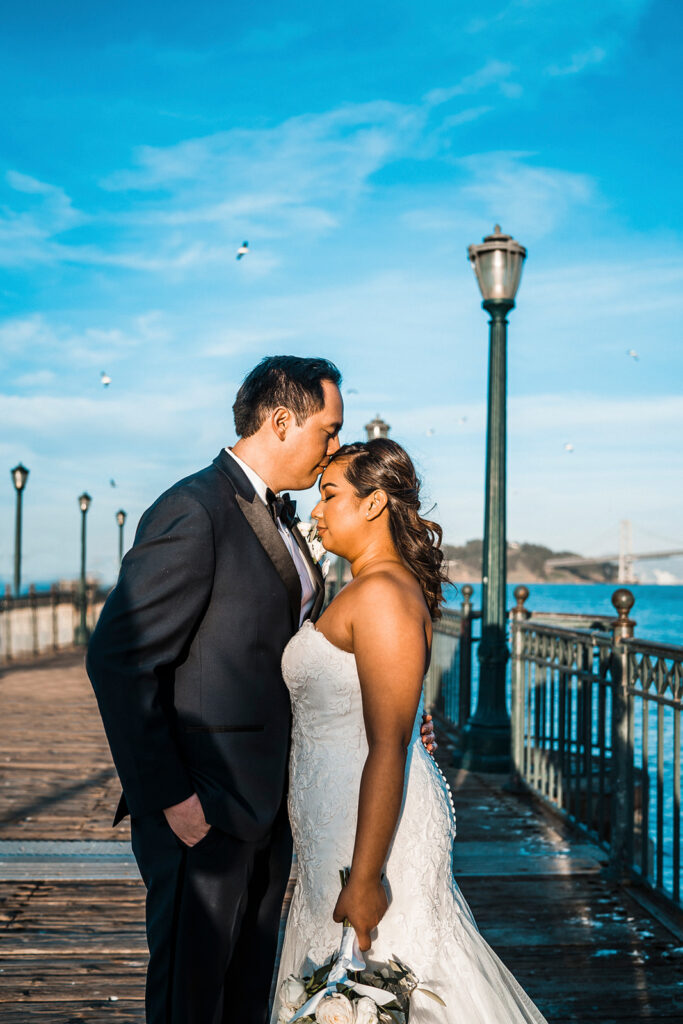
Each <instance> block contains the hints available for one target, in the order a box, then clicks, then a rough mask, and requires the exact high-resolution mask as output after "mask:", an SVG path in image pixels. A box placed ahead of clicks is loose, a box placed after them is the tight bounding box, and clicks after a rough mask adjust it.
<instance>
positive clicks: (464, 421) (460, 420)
mask: <svg viewBox="0 0 683 1024" xmlns="http://www.w3.org/2000/svg"><path fill="white" fill-rule="evenodd" d="M458 423H461V424H462V423H467V416H461V417H460V419H459V420H458Z"/></svg>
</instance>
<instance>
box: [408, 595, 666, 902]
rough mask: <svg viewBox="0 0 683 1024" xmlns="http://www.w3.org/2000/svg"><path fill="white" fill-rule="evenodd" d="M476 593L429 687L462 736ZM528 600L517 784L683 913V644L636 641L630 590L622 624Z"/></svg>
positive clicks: (446, 636)
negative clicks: (531, 605)
mask: <svg viewBox="0 0 683 1024" xmlns="http://www.w3.org/2000/svg"><path fill="white" fill-rule="evenodd" d="M469 590H470V595H468V596H467V597H466V599H465V602H463V606H462V608H461V609H459V610H457V611H449V612H447V613H446V614H445V615H444V618H443V619H442V620H441V621H440V622H439V623H437V624H436V628H435V639H434V645H433V654H432V664H431V666H430V670H429V673H428V675H427V678H426V687H425V699H426V702H427V703H429V704H431V705H432V706H433V709H434V711H435V713H436V714H437V715H439V714H440V715H442V716H443V718H444V719H446V720H447V724H448V725H449V727H451V728H452V729H453V730H454V731H455V733H456V735H457V733H458V732H459V731H460V729H461V728H462V727H463V726H464V725H465V723H466V721H467V718H468V717H469V715H470V713H471V703H470V698H471V692H470V691H469V690H468V689H467V682H466V681H468V680H470V681H471V658H472V649H473V640H472V629H471V623H472V620H473V619H474V617H475V616H476V615H477V613H476V612H473V611H472V608H471V603H470V601H469V596H471V588H469ZM464 592H465V588H463V594H464ZM528 595H529V591H528V590H527V588H526V587H522V586H520V587H517V589H516V590H515V598H516V600H517V606H516V607H515V608H514V609H513V610H512V611H511V613H510V646H511V653H512V657H511V662H510V665H511V673H510V675H511V680H510V682H511V689H510V705H511V783H512V785H513V787H515V788H518V789H521V790H527V791H532V792H533V793H535V794H536V795H537V796H538V797H540V798H541V799H542V800H543V801H545V802H546V803H548V804H550V805H551V806H552V808H553V809H554V810H555V811H557V812H559V813H560V814H561V815H562V816H563V817H564V818H565V820H567V821H568V822H569V823H570V824H572V825H573V826H574V827H576V828H577V829H578V830H579V831H581V832H583V833H584V834H586V835H588V836H589V837H590V838H591V839H593V840H594V841H596V842H597V843H599V844H600V845H601V846H602V847H603V848H604V849H605V850H606V851H607V852H608V855H609V868H608V869H609V872H610V874H611V875H612V877H614V878H624V877H626V876H628V877H631V878H635V879H637V880H638V881H640V882H642V883H643V884H644V885H645V886H647V887H649V888H650V889H652V890H654V891H656V892H657V893H658V894H660V895H661V896H662V897H663V898H664V899H665V900H667V901H668V902H669V903H672V904H673V905H675V906H676V907H677V908H679V909H682V908H683V903H682V901H681V879H680V860H681V757H682V749H681V741H682V736H681V719H682V717H683V647H679V646H675V645H671V644H659V643H652V642H650V641H646V640H639V639H637V638H635V637H634V635H633V632H634V626H635V622H634V621H633V620H632V619H630V618H629V613H630V611H631V608H632V607H633V605H634V601H635V599H634V597H633V595H632V594H631V592H630V591H628V590H623V589H621V590H617V591H615V593H614V594H613V596H612V603H613V605H614V607H615V609H616V611H617V613H618V615H617V617H616V618H615V617H614V616H611V617H610V616H590V615H574V614H564V613H562V614H560V613H542V612H535V613H533V614H532V613H531V612H529V611H528V610H527V609H526V608H525V601H526V599H527V597H528ZM463 637H464V638H465V640H463ZM465 661H468V662H469V665H464V662H465Z"/></svg>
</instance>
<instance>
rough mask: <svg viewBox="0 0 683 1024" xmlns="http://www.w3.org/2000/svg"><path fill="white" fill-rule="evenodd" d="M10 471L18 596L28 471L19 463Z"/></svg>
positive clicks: (15, 578) (15, 590)
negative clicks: (13, 492)
mask: <svg viewBox="0 0 683 1024" xmlns="http://www.w3.org/2000/svg"><path fill="white" fill-rule="evenodd" d="M10 473H11V475H12V483H13V484H14V489H15V491H16V492H17V517H16V526H15V532H14V596H15V597H18V596H19V591H20V590H21V519H22V514H23V497H24V488H25V487H26V481H27V480H28V473H29V471H28V470H27V468H26V466H22V464H21V463H19V465H18V466H15V467H14V469H11V470H10Z"/></svg>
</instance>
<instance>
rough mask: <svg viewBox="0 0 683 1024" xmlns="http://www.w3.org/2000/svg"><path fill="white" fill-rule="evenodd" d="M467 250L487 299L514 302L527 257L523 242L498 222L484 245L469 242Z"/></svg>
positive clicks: (485, 300) (484, 241) (483, 294)
mask: <svg viewBox="0 0 683 1024" xmlns="http://www.w3.org/2000/svg"><path fill="white" fill-rule="evenodd" d="M467 253H468V257H469V260H470V263H471V264H472V267H473V269H474V273H475V274H476V275H477V282H478V284H479V289H480V291H481V294H482V297H483V299H484V302H491V301H494V302H495V301H503V302H514V301H515V295H516V294H517V289H518V288H519V282H520V280H521V277H522V267H523V265H524V260H525V259H526V249H525V248H524V246H523V245H520V244H519V242H516V241H515V240H514V238H513V237H512V236H511V235H505V234H503V232H502V231H501V229H500V224H496V226H495V227H494V229H493V234H492V235H487V236H486V238H485V239H484V240H483V242H482V243H481V245H470V246H469V247H468V250H467Z"/></svg>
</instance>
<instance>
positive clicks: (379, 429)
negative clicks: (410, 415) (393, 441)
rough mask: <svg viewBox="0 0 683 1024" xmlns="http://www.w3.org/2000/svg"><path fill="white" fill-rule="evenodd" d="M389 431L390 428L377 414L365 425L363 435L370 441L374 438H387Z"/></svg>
mask: <svg viewBox="0 0 683 1024" xmlns="http://www.w3.org/2000/svg"><path fill="white" fill-rule="evenodd" d="M390 430H391V427H390V426H389V424H388V423H385V422H384V420H383V419H381V417H380V415H379V413H377V415H376V416H375V418H374V420H370V422H369V423H366V424H365V433H366V434H367V436H368V441H372V440H374V439H375V438H376V437H388V436H389V431H390Z"/></svg>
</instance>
